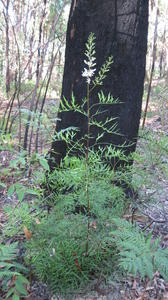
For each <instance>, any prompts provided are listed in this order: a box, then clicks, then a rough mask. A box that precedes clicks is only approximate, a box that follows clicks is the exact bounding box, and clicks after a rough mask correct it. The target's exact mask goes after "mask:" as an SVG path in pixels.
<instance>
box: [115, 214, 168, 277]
mask: <svg viewBox="0 0 168 300" xmlns="http://www.w3.org/2000/svg"><path fill="white" fill-rule="evenodd" d="M113 222H114V224H115V226H116V229H115V230H113V231H112V235H113V237H114V241H115V243H116V245H117V248H118V250H119V265H120V267H121V268H123V269H124V270H125V271H127V272H128V273H131V274H133V275H134V276H136V275H137V274H140V276H141V277H142V278H144V277H146V276H147V277H149V278H150V279H152V277H153V274H154V272H156V271H159V272H160V274H161V275H162V276H163V277H164V278H165V279H167V278H168V249H165V250H163V249H161V248H160V246H159V240H156V241H155V242H154V243H153V242H152V236H151V235H148V236H147V237H145V235H144V233H142V232H140V230H139V228H138V227H137V226H134V225H132V224H131V223H130V222H127V221H125V220H121V219H114V220H113Z"/></svg>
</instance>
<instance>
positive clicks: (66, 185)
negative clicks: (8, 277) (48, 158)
mask: <svg viewBox="0 0 168 300" xmlns="http://www.w3.org/2000/svg"><path fill="white" fill-rule="evenodd" d="M89 163H90V168H89V197H90V229H89V250H88V254H86V242H87V238H88V223H87V220H88V211H87V198H86V191H85V187H84V184H85V181H86V164H85V159H84V158H83V159H79V158H76V157H72V158H70V157H66V158H65V160H64V161H63V162H62V165H61V167H60V168H59V169H58V170H55V171H54V172H52V173H51V174H48V179H47V184H48V188H49V189H50V190H52V191H53V193H52V195H51V198H50V199H45V203H46V201H48V204H50V205H52V206H53V208H52V211H51V213H50V214H49V215H48V216H45V217H43V218H42V219H41V222H40V224H37V225H35V227H34V230H33V237H32V239H31V240H29V241H28V242H27V255H26V257H27V261H28V263H30V264H31V265H32V268H33V269H34V271H35V274H36V275H37V277H38V278H39V279H40V280H43V281H45V282H47V283H48V284H49V286H50V287H51V289H53V290H54V291H58V290H62V291H64V292H65V290H66V291H67V290H70V289H71V290H72V289H73V288H75V289H77V288H79V287H81V286H82V285H85V284H86V283H88V282H89V281H90V280H91V279H93V278H96V277H99V276H100V277H103V276H106V275H107V274H110V272H111V270H112V269H113V268H114V265H115V256H114V254H115V247H114V246H113V242H110V241H107V237H108V236H109V233H110V231H111V230H112V218H113V217H114V216H122V214H123V211H124V208H125V206H126V202H125V195H124V193H123V190H122V189H121V188H120V187H118V186H116V185H115V184H114V183H113V179H114V172H113V171H111V170H110V168H109V167H108V166H107V165H105V164H103V162H102V161H101V159H100V157H99V155H98V154H94V153H93V154H92V155H90V157H89ZM51 201H52V203H51Z"/></svg>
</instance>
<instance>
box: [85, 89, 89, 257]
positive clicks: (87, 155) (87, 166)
mask: <svg viewBox="0 0 168 300" xmlns="http://www.w3.org/2000/svg"><path fill="white" fill-rule="evenodd" d="M87 125H88V127H87V146H86V197H87V213H88V224H87V225H88V228H87V242H86V255H88V248H89V232H90V198H89V146H90V143H89V139H90V90H89V84H87Z"/></svg>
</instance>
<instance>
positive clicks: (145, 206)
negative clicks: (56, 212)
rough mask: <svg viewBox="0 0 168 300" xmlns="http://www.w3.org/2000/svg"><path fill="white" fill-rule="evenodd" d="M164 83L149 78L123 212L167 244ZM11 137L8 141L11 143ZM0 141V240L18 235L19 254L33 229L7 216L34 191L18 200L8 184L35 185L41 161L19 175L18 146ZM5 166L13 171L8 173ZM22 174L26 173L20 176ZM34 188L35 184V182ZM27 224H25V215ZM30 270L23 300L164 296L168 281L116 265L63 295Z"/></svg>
mask: <svg viewBox="0 0 168 300" xmlns="http://www.w3.org/2000/svg"><path fill="white" fill-rule="evenodd" d="M162 84H163V83H162V82H158V81H157V82H154V84H153V89H152V98H151V102H150V105H149V110H148V115H147V120H146V126H145V129H144V130H143V131H142V130H141V129H140V132H139V136H140V137H139V141H138V145H137V150H136V155H135V162H134V166H135V170H136V174H135V178H133V181H134V183H133V184H134V186H136V188H135V189H134V193H132V197H131V199H129V205H128V206H127V209H126V210H125V213H124V215H123V218H124V219H125V220H127V221H130V222H132V223H136V224H137V225H138V227H139V228H140V230H141V231H142V232H143V231H144V230H145V232H148V231H149V232H150V233H151V234H152V241H154V240H155V239H156V238H158V237H159V238H160V246H161V248H163V249H165V248H167V247H168V234H167V233H168V219H167V212H168V196H167V195H168V136H167V132H168V126H167V115H168V104H167V102H165V100H163V99H162V100H163V101H164V102H163V104H164V107H163V108H161V106H160V105H159V107H158V102H157V101H156V99H157V98H158V97H160V95H158V90H157V87H158V86H159V85H160V86H162ZM161 90H163V88H161ZM10 143H12V146H11V145H10ZM1 147H3V150H1V152H0V164H1V183H3V184H2V186H1V187H0V189H1V190H0V197H1V203H0V230H1V232H5V231H6V228H7V235H6V233H5V235H2V236H1V240H0V241H1V242H3V243H5V244H6V245H10V244H11V243H13V242H16V241H17V242H18V243H19V250H18V251H19V253H20V254H19V256H21V257H22V255H24V254H23V253H24V250H23V247H22V243H25V242H26V241H27V242H29V239H31V238H32V236H33V234H34V232H33V230H32V231H29V228H27V227H28V225H27V227H24V229H23V226H22V229H21V230H20V228H19V227H18V232H17V226H18V222H20V220H19V215H17V214H18V213H17V214H16V216H15V218H14V219H13V220H12V223H13V222H14V223H13V224H12V223H11V220H10V218H11V213H12V214H15V210H17V208H19V206H20V205H23V204H24V203H30V204H32V203H33V197H34V196H33V195H25V196H24V198H23V200H22V201H21V202H20V201H19V200H18V195H17V193H15V194H12V195H11V196H9V195H8V188H9V187H10V186H11V185H12V184H14V183H15V182H16V181H17V183H19V184H21V185H25V186H29V188H31V189H33V185H34V179H33V178H32V174H33V173H34V172H36V171H39V168H40V166H39V165H38V166H36V165H32V170H31V173H30V174H27V172H26V173H25V171H24V172H23V171H21V172H20V171H19V168H20V165H18V167H17V171H18V175H17V176H16V168H15V167H13V168H11V166H10V162H11V161H15V160H16V152H15V151H13V150H12V151H11V149H13V148H15V145H14V141H12V140H10V141H3V143H2V142H1ZM10 147H12V148H10ZM9 169H10V172H11V174H10V175H9ZM23 174H25V175H24V176H23ZM37 176H38V175H37ZM36 188H37V189H38V186H37V187H36ZM9 207H10V209H9ZM30 207H31V209H30V214H31V210H32V214H33V216H32V217H31V219H32V220H33V219H34V220H33V222H34V223H36V224H38V223H40V221H39V217H38V214H37V216H36V215H34V211H33V209H32V206H31V205H30ZM6 208H7V209H6ZM35 209H36V208H35ZM22 210H24V207H23V208H22V209H21V211H20V213H21V214H22V213H23V211H22ZM26 217H27V216H26ZM17 218H18V219H17ZM22 219H23V218H22ZM32 220H31V222H32ZM27 224H29V220H28V221H27ZM12 226H13V227H14V228H12ZM19 226H20V224H19ZM93 226H94V225H93ZM95 226H96V225H95ZM25 228H26V230H25ZM10 231H11V232H10ZM12 231H13V233H12ZM8 235H9V236H8ZM22 252H23V253H22ZM21 261H22V258H21ZM29 272H30V273H29V276H28V277H29V279H30V282H29V284H28V285H27V291H28V296H26V297H24V299H27V300H28V299H29V300H31V299H32V300H35V299H39V300H40V299H41V300H45V299H46V300H47V299H48V300H49V299H78V300H82V299H87V300H94V299H95V300H96V299H97V300H103V299H107V300H112V299H116V300H118V299H123V300H124V299H130V300H133V299H137V300H143V299H144V300H148V299H149V300H151V299H161V300H166V299H168V282H166V281H165V280H164V279H163V277H162V276H161V275H160V274H159V272H156V273H155V274H154V275H153V278H152V280H150V279H147V278H146V279H144V280H142V279H141V278H140V277H139V276H136V277H135V276H128V275H127V276H126V275H124V274H122V273H121V272H120V271H119V270H115V271H114V272H112V274H111V276H107V277H106V278H104V279H103V278H101V276H100V278H98V277H97V276H96V278H95V279H94V278H92V281H91V282H90V284H89V285H88V286H87V287H86V288H85V290H83V289H82V290H81V291H80V290H79V291H77V292H75V291H73V293H71V292H69V294H68V295H66V297H65V298H64V297H63V296H61V295H53V293H52V292H51V291H50V289H49V287H47V285H45V284H43V283H40V282H39V281H38V280H37V279H35V278H34V275H31V271H29ZM11 280H13V279H11ZM4 295H5V294H4ZM1 299H4V296H3V294H1Z"/></svg>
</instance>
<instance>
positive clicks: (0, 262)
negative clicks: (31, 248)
mask: <svg viewBox="0 0 168 300" xmlns="http://www.w3.org/2000/svg"><path fill="white" fill-rule="evenodd" d="M17 252H18V244H17V243H13V244H10V245H3V244H1V245H0V279H1V280H2V289H3V291H4V292H6V298H5V299H8V298H9V297H11V296H12V300H15V299H20V297H23V296H26V295H27V291H26V288H25V286H26V285H27V284H28V283H29V282H28V280H27V279H26V277H25V276H24V275H23V274H24V273H25V272H26V271H27V270H26V269H25V267H24V266H23V265H21V264H20V263H18V262H17Z"/></svg>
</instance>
